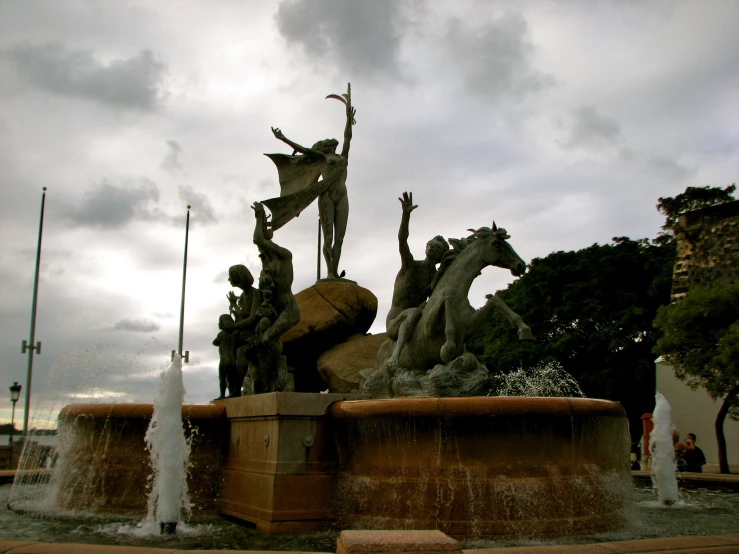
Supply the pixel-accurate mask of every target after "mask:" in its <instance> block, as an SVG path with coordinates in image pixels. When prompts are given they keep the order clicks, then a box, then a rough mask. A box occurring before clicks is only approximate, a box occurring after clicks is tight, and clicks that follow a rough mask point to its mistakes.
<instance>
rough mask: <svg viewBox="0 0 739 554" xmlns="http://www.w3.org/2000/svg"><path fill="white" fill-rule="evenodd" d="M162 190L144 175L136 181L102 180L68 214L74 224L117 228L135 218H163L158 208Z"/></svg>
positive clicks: (148, 219)
mask: <svg viewBox="0 0 739 554" xmlns="http://www.w3.org/2000/svg"><path fill="white" fill-rule="evenodd" d="M157 202H159V189H158V188H157V186H156V184H155V183H154V182H153V181H151V180H149V179H146V178H144V177H142V178H140V179H139V180H138V181H137V182H136V183H135V184H134V183H125V184H122V185H116V184H113V183H111V182H110V181H108V180H107V179H102V180H101V181H100V182H99V183H98V184H96V185H94V186H93V187H91V188H90V189H88V190H87V191H86V192H85V194H84V196H83V197H82V203H81V204H80V206H79V207H78V208H75V209H70V210H69V211H68V213H67V214H66V215H67V217H69V218H70V219H71V220H72V223H73V224H74V225H75V226H80V227H95V228H102V229H115V228H119V227H123V226H125V225H127V224H128V223H130V222H132V221H137V220H139V221H162V220H163V219H164V216H163V214H162V213H161V211H160V210H159V208H158V207H156V206H154V204H156V203H157Z"/></svg>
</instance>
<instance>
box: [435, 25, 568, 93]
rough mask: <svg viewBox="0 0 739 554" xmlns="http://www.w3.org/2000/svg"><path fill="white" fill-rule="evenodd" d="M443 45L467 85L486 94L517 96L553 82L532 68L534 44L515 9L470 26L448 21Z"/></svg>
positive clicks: (471, 89) (550, 78)
mask: <svg viewBox="0 0 739 554" xmlns="http://www.w3.org/2000/svg"><path fill="white" fill-rule="evenodd" d="M444 40H445V45H446V47H447V49H448V54H449V56H450V58H451V59H452V61H453V63H454V65H455V66H457V67H458V68H459V69H460V70H461V71H462V73H463V78H464V81H465V84H466V86H467V88H468V89H469V90H470V91H471V92H474V93H477V94H481V95H484V96H486V97H493V98H501V97H514V98H515V97H520V96H522V95H525V94H528V93H532V92H535V91H538V90H540V89H542V88H544V87H547V86H550V85H552V84H553V83H554V79H553V78H552V77H551V76H549V75H544V74H542V73H539V72H537V71H535V70H534V69H532V67H531V61H532V56H533V53H534V46H533V44H532V43H531V41H530V39H529V30H528V24H527V22H526V20H525V19H524V18H523V17H522V16H520V15H518V14H515V13H510V12H509V13H506V14H505V15H503V16H502V17H500V18H498V19H496V20H493V21H489V22H486V23H485V24H484V25H482V26H480V27H478V28H476V29H473V28H470V27H469V26H468V25H467V24H466V23H464V22H463V21H462V20H460V19H458V18H454V19H452V20H451V21H450V22H449V26H448V29H447V34H446V37H445V39H444Z"/></svg>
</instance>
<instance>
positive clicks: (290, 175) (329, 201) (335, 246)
mask: <svg viewBox="0 0 739 554" xmlns="http://www.w3.org/2000/svg"><path fill="white" fill-rule="evenodd" d="M327 98H335V99H337V100H340V101H341V102H343V103H344V104H345V105H346V125H345V127H344V145H343V146H342V148H341V154H337V153H336V147H337V146H338V145H339V141H337V140H336V139H325V140H320V141H318V142H317V143H315V144H314V145H313V146H312V147H311V148H306V147H305V146H301V145H300V144H298V143H296V142H293V141H292V140H290V139H288V138H287V137H286V136H285V135H284V134H283V133H282V131H281V130H280V129H279V128H277V127H273V128H272V133H274V135H275V137H276V138H278V139H279V140H281V141H282V142H284V143H285V144H287V145H288V146H290V147H291V148H292V149H293V155H292V156H288V155H286V154H265V155H266V156H267V157H269V158H270V159H271V160H272V161H273V162H274V163H275V165H276V166H277V171H278V174H279V178H280V196H279V197H278V198H270V199H268V200H264V201H263V202H262V203H263V204H264V205H265V206H267V207H268V208H269V209H270V211H271V212H272V230H273V231H276V230H277V229H279V228H280V227H282V226H283V225H285V223H287V222H288V221H290V220H291V219H293V218H294V217H297V216H298V215H300V212H302V211H303V210H304V209H305V208H307V207H308V206H309V205H310V204H311V203H312V202H313V201H314V200H315V199H316V197H318V214H319V217H320V220H321V230H322V231H323V236H324V244H323V257H324V259H325V260H326V267H327V269H328V278H329V279H338V278H339V259H340V258H341V247H342V245H343V243H344V235H345V234H346V225H347V221H348V219H349V199H348V198H347V194H346V176H347V166H348V162H349V146H350V144H351V140H352V125H354V124H355V123H356V121H355V120H354V115H355V114H356V110H355V109H354V107H353V106H352V98H351V85H350V84H349V85H347V92H346V94H343V95H342V96H338V95H336V94H330V95H329V96H327ZM296 152H299V153H300V154H299V155H295V153H296ZM321 176H323V179H322V180H320V181H319V177H321Z"/></svg>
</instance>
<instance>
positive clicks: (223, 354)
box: [213, 264, 261, 398]
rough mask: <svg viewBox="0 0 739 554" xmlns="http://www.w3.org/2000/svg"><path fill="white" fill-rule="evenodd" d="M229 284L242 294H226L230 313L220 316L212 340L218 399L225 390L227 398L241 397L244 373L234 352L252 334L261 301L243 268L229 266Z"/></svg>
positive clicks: (250, 278)
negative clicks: (217, 357) (217, 358)
mask: <svg viewBox="0 0 739 554" xmlns="http://www.w3.org/2000/svg"><path fill="white" fill-rule="evenodd" d="M228 282H229V284H230V285H231V286H232V287H234V288H239V289H241V291H242V292H241V294H240V295H239V296H236V295H235V294H234V293H233V291H231V292H229V293H228V294H227V295H226V298H227V299H228V304H229V309H228V311H229V313H228V314H223V315H222V316H220V318H219V319H218V328H219V329H220V332H219V333H218V336H217V337H216V338H215V340H214V341H213V345H214V346H217V347H218V353H219V355H220V364H219V367H218V379H219V385H220V387H219V388H220V394H221V396H220V397H221V398H223V396H224V394H225V389H226V388H227V389H228V397H229V398H232V397H236V396H241V387H242V385H243V383H244V378H245V377H246V373H247V370H246V367H245V366H244V365H243V364H239V363H238V358H237V352H238V350H239V349H240V348H241V347H242V346H243V345H244V344H245V343H246V341H247V339H248V338H249V337H251V335H252V333H253V331H254V326H255V324H256V322H257V315H256V311H257V308H258V307H259V304H260V302H261V294H260V292H259V290H257V289H255V288H254V287H253V286H252V285H253V284H254V277H252V274H251V272H250V271H249V270H248V269H247V268H246V266H245V265H242V264H237V265H232V266H231V267H230V268H229V269H228Z"/></svg>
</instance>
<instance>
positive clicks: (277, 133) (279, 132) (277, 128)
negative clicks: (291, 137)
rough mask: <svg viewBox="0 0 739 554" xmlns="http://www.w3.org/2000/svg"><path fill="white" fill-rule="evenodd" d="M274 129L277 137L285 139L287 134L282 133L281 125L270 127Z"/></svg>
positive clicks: (273, 132)
mask: <svg viewBox="0 0 739 554" xmlns="http://www.w3.org/2000/svg"><path fill="white" fill-rule="evenodd" d="M270 129H272V134H273V135H274V136H275V138H277V139H280V140H281V141H285V140H286V139H285V135H283V134H282V131H280V128H279V127H270Z"/></svg>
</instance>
